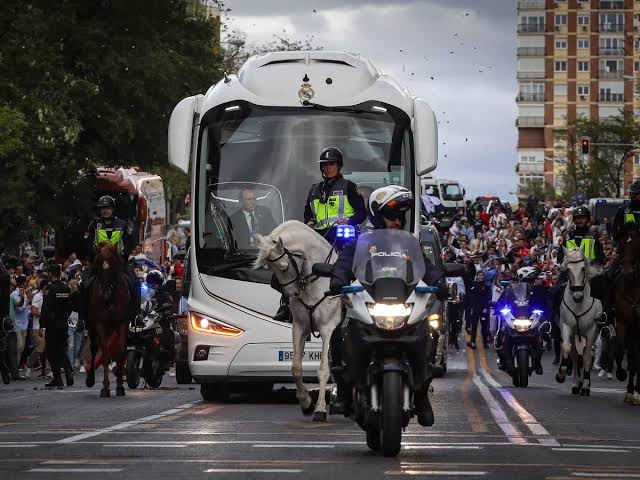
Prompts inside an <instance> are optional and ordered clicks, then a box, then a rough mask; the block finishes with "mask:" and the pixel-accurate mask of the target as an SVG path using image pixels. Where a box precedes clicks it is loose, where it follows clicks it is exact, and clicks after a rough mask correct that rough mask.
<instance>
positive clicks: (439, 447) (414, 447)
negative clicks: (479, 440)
mask: <svg viewBox="0 0 640 480" xmlns="http://www.w3.org/2000/svg"><path fill="white" fill-rule="evenodd" d="M403 448H404V449H405V450H426V449H429V450H482V448H483V447H479V446H477V445H403Z"/></svg>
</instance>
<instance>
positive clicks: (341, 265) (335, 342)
mask: <svg viewBox="0 0 640 480" xmlns="http://www.w3.org/2000/svg"><path fill="white" fill-rule="evenodd" d="M413 204H414V200H413V194H412V193H411V192H410V191H409V190H407V189H406V188H404V187H400V186H397V185H388V186H386V187H381V188H378V189H377V190H374V191H373V193H371V196H370V197H369V217H370V220H371V223H372V224H373V226H374V229H382V228H388V229H402V228H404V226H405V223H406V216H407V212H408V211H410V210H411V209H412V207H413ZM416 241H417V240H416ZM356 244H357V240H353V241H351V242H349V243H348V244H347V245H345V247H344V248H343V250H342V252H341V253H340V256H339V257H338V260H337V261H336V263H335V265H334V267H333V274H332V278H331V284H330V285H331V287H330V290H331V292H332V293H334V294H339V293H340V292H341V289H342V287H343V286H345V285H349V284H350V283H351V281H352V280H353V279H354V275H353V257H354V254H355V250H356ZM425 266H426V271H425V276H424V277H423V280H424V281H425V282H426V283H427V284H428V285H435V286H438V287H439V292H438V294H437V297H438V299H440V300H444V299H446V298H447V296H448V294H449V292H448V289H447V287H446V285H445V284H444V282H443V275H444V274H443V272H442V271H440V269H438V268H437V267H435V266H434V265H433V264H432V263H431V261H430V260H429V259H428V258H427V257H426V256H425ZM343 340H344V338H343V329H342V322H341V323H340V324H339V325H338V326H337V327H336V329H335V330H334V332H333V335H332V337H331V347H330V348H331V364H332V368H331V371H332V373H333V376H334V380H335V382H336V385H337V387H338V392H337V399H336V401H334V402H333V405H332V406H333V410H334V411H337V412H343V413H344V412H346V411H347V410H348V403H349V402H348V401H347V398H346V396H345V393H346V386H345V381H344V377H343V375H342V367H341V365H342V343H343ZM425 350H426V349H425ZM423 353H424V354H425V359H424V365H425V368H428V360H427V359H426V351H425V352H423ZM416 377H418V375H416ZM430 382H431V376H430V373H429V372H427V374H426V381H425V383H424V385H420V386H419V387H418V389H417V390H416V391H415V392H414V403H415V409H416V413H417V414H418V422H419V423H420V425H423V426H431V425H433V422H434V417H433V409H432V408H431V402H430V401H429V394H428V392H429V384H430Z"/></svg>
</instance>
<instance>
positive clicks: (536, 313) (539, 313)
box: [533, 309, 544, 315]
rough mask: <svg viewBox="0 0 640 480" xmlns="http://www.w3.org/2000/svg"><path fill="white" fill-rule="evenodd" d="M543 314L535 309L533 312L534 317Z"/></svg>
mask: <svg viewBox="0 0 640 480" xmlns="http://www.w3.org/2000/svg"><path fill="white" fill-rule="evenodd" d="M543 313H544V311H542V310H539V309H536V310H534V311H533V314H534V315H542V314H543Z"/></svg>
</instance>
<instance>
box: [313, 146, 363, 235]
mask: <svg viewBox="0 0 640 480" xmlns="http://www.w3.org/2000/svg"><path fill="white" fill-rule="evenodd" d="M318 163H319V164H320V172H322V178H323V181H322V182H320V183H316V184H314V185H313V186H312V187H311V190H310V191H309V195H308V197H307V202H306V204H305V206H304V222H305V223H306V224H307V225H309V226H311V227H313V228H314V229H315V230H316V231H317V232H318V233H320V234H321V235H323V236H324V237H325V238H326V239H327V241H328V242H329V243H333V241H334V239H335V230H336V229H335V228H332V227H334V226H335V225H344V224H347V223H348V224H350V225H353V226H357V225H360V224H361V223H362V222H364V221H365V219H366V218H367V208H366V206H365V204H364V199H363V198H362V196H361V195H360V194H359V193H358V188H357V186H356V184H355V183H353V182H351V181H349V180H347V179H346V178H344V177H343V176H342V173H341V170H342V166H343V163H344V160H343V158H342V152H340V150H338V149H337V148H335V147H329V148H325V149H324V150H322V153H321V154H320V160H319V161H318Z"/></svg>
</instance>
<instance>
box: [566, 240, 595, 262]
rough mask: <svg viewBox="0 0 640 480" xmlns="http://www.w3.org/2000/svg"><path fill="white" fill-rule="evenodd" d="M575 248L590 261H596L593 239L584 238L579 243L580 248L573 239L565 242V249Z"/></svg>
mask: <svg viewBox="0 0 640 480" xmlns="http://www.w3.org/2000/svg"><path fill="white" fill-rule="evenodd" d="M575 248H580V249H581V250H582V253H584V257H585V258H587V259H589V260H590V261H594V260H595V259H596V241H595V240H594V239H593V238H591V237H584V238H583V239H582V240H581V241H580V247H578V245H577V244H576V240H575V239H571V240H567V249H568V250H572V249H575Z"/></svg>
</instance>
